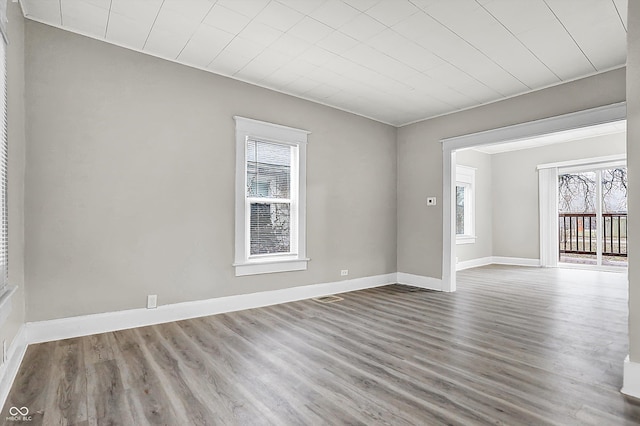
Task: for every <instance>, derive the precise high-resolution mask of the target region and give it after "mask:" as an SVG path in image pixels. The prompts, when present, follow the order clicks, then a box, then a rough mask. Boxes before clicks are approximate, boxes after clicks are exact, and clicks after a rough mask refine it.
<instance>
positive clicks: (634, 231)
mask: <svg viewBox="0 0 640 426" xmlns="http://www.w3.org/2000/svg"><path fill="white" fill-rule="evenodd" d="M627 26H628V28H629V32H628V34H627V171H628V176H629V201H628V207H629V247H628V250H629V359H630V360H631V361H633V362H640V244H638V241H640V190H638V189H637V188H638V187H640V2H637V1H630V2H629V9H628V19H627Z"/></svg>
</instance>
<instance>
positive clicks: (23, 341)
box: [0, 325, 27, 407]
mask: <svg viewBox="0 0 640 426" xmlns="http://www.w3.org/2000/svg"><path fill="white" fill-rule="evenodd" d="M26 351H27V333H26V327H25V326H24V325H22V326H20V329H19V330H18V333H17V334H16V337H14V338H13V341H12V342H11V345H10V346H9V348H8V350H7V352H8V353H7V362H5V363H4V364H3V365H2V366H1V367H0V406H3V407H4V403H5V401H6V400H7V397H8V396H9V391H10V390H11V386H12V385H13V381H14V380H15V378H16V375H17V374H18V369H19V368H20V364H21V363H22V359H23V358H24V354H25V352H26Z"/></svg>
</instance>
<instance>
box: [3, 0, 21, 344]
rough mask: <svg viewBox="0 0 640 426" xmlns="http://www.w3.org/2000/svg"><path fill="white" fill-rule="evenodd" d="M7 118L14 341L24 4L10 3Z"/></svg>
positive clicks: (9, 334) (12, 328) (9, 324)
mask: <svg viewBox="0 0 640 426" xmlns="http://www.w3.org/2000/svg"><path fill="white" fill-rule="evenodd" d="M7 17H8V20H9V24H8V38H9V44H8V46H7V107H8V109H7V119H8V140H9V174H8V185H9V186H8V196H9V200H8V202H9V219H8V220H9V284H10V285H12V286H17V287H18V289H17V291H16V293H14V295H13V297H12V299H11V314H10V315H9V317H8V318H7V320H6V322H5V323H4V324H3V325H2V327H1V328H0V339H1V340H0V342H1V341H2V340H6V341H7V344H10V343H11V342H12V341H13V339H14V337H15V336H16V334H17V332H18V330H19V329H20V327H21V326H22V324H24V321H25V285H24V169H25V105H24V90H25V81H24V18H23V17H22V11H21V10H20V6H19V5H18V4H17V3H14V2H8V3H7Z"/></svg>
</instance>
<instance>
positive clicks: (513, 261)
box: [491, 256, 540, 266]
mask: <svg viewBox="0 0 640 426" xmlns="http://www.w3.org/2000/svg"><path fill="white" fill-rule="evenodd" d="M492 259H493V261H492V262H491V263H493V264H496V265H513V266H540V259H529V258H526V257H502V256H493V257H492Z"/></svg>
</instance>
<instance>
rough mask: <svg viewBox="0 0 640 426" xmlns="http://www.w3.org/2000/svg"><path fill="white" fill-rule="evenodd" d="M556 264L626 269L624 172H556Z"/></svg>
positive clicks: (623, 167)
mask: <svg viewBox="0 0 640 426" xmlns="http://www.w3.org/2000/svg"><path fill="white" fill-rule="evenodd" d="M558 224H559V242H560V247H559V249H560V258H559V259H560V262H566V263H574V264H575V263H578V264H587V265H597V266H622V267H625V266H627V169H626V167H625V166H619V167H610V168H606V169H591V170H579V171H575V170H571V171H562V170H560V171H559V174H558Z"/></svg>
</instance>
